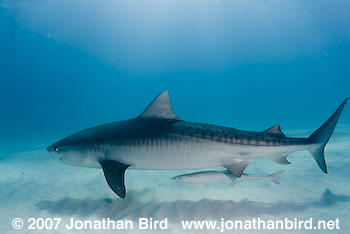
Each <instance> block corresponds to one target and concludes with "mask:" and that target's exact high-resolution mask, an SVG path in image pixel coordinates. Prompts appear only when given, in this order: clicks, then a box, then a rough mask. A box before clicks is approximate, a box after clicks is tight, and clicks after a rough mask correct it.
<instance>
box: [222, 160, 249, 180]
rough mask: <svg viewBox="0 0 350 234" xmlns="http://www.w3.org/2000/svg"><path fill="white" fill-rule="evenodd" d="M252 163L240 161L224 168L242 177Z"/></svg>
mask: <svg viewBox="0 0 350 234" xmlns="http://www.w3.org/2000/svg"><path fill="white" fill-rule="evenodd" d="M250 163H251V161H250V160H247V161H239V162H236V163H233V164H230V165H225V166H224V167H225V168H226V169H227V170H229V171H230V172H231V173H232V174H234V175H235V176H237V177H241V176H242V174H243V172H244V170H245V169H246V167H247V166H248V165H249V164H250Z"/></svg>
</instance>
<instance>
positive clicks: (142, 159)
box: [108, 141, 294, 170]
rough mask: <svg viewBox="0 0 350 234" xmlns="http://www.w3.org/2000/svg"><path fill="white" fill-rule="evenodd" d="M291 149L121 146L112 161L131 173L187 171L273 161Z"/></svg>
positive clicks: (217, 145) (210, 144) (114, 149)
mask: <svg viewBox="0 0 350 234" xmlns="http://www.w3.org/2000/svg"><path fill="white" fill-rule="evenodd" d="M292 151H294V149H292V148H291V147H290V146H289V147H285V146H277V147H276V146H275V147H268V146H244V145H230V144H225V143H216V142H215V143H213V142H209V141H203V142H195V143H193V142H181V143H180V142H179V143H171V144H159V145H158V146H145V145H144V146H142V145H141V146H122V147H121V146H119V147H112V148H110V154H109V156H108V159H111V160H116V161H118V162H120V163H124V164H127V165H130V168H131V169H160V170H182V169H183V170H185V169H202V168H210V167H219V166H224V165H230V164H233V163H235V162H237V161H240V160H252V159H254V158H258V157H267V158H272V157H273V156H275V155H278V154H282V153H283V154H284V153H286V152H292Z"/></svg>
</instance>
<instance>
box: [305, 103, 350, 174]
mask: <svg viewBox="0 0 350 234" xmlns="http://www.w3.org/2000/svg"><path fill="white" fill-rule="evenodd" d="M348 100H349V98H346V99H345V100H344V101H343V103H342V104H341V105H340V106H339V107H338V109H337V110H336V111H335V112H334V114H333V115H332V116H331V117H330V118H329V119H328V120H327V121H326V122H325V123H324V124H322V126H321V127H320V128H319V129H317V130H316V131H315V132H314V133H312V135H311V136H310V137H309V138H308V139H309V141H310V142H314V143H319V144H318V145H317V144H316V145H317V147H313V148H310V149H309V151H310V152H311V154H312V156H313V157H314V159H315V161H316V162H317V164H318V166H319V167H320V168H321V170H322V171H323V172H324V173H327V166H326V161H325V159H324V148H325V146H326V144H327V142H328V140H329V138H330V137H331V135H332V133H333V130H334V128H335V126H336V125H337V122H338V119H339V117H340V115H341V113H342V111H343V109H344V106H345V104H346V102H347V101H348Z"/></svg>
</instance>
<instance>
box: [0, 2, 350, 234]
mask: <svg viewBox="0 0 350 234" xmlns="http://www.w3.org/2000/svg"><path fill="white" fill-rule="evenodd" d="M349 12H350V2H349V1H346V0H340V1H326V0H321V1H316V0H311V1H303V0H287V1H279V0H264V1H261V0H252V1H238V0H232V1H228V0H190V1H188V0H176V1H175V0H149V1H139V0H115V1H113V0H102V1H96V0H87V1H85V0H84V1H83V0H75V1H68V0H51V1H46V0H13V1H9V0H0V108H1V109H0V110H1V111H0V155H1V156H0V157H6V155H8V154H10V155H15V156H14V158H16V157H20V155H22V154H17V153H24V154H25V155H27V156H28V155H29V156H28V157H26V158H27V159H28V158H31V157H32V156H33V155H32V154H30V153H28V152H30V151H34V152H37V151H38V150H39V152H40V153H39V155H40V157H38V158H36V157H35V155H36V153H34V156H33V160H39V159H42V158H44V161H45V160H49V156H48V155H46V152H45V151H43V150H44V149H45V148H46V147H47V146H48V145H49V144H51V143H53V142H55V141H57V140H59V139H61V138H63V137H65V136H67V135H69V134H72V133H74V132H76V131H79V130H81V129H84V128H87V127H91V126H94V125H98V124H103V123H107V122H112V121H116V120H122V119H128V118H132V117H135V116H137V115H138V114H139V113H141V112H142V111H143V109H144V108H145V107H146V106H147V105H148V104H149V102H150V101H151V100H152V99H153V98H154V97H155V96H156V95H157V94H159V93H160V92H161V91H163V90H165V89H167V90H169V94H170V98H171V102H172V105H173V109H174V112H175V113H176V115H177V116H179V117H180V118H181V119H184V120H188V121H195V122H203V123H211V124H217V125H224V126H229V127H235V128H238V129H243V130H256V131H259V130H264V129H266V128H268V127H271V126H272V125H274V124H281V127H282V130H283V131H285V132H286V133H287V135H288V136H295V134H297V135H298V136H304V137H306V136H308V135H309V134H310V133H311V132H312V131H313V130H315V129H317V128H318V127H319V126H320V125H321V124H322V123H323V122H324V121H325V120H326V119H327V118H328V117H329V116H330V115H331V114H332V113H333V111H334V110H335V109H336V108H337V107H338V105H339V104H340V103H341V102H342V101H343V99H344V98H346V97H349V96H350V91H349V90H350V62H349V61H350V14H349ZM349 124H350V107H349V106H346V107H345V109H344V112H343V114H342V116H341V118H340V120H339V126H338V127H337V128H336V130H335V133H334V138H332V139H333V142H332V141H330V144H329V145H331V144H332V143H334V144H335V146H334V147H333V148H331V146H329V147H330V150H331V151H330V152H333V153H334V154H335V155H338V158H337V157H335V158H336V159H342V160H345V161H344V162H343V163H337V162H338V161H336V160H334V158H333V159H331V162H332V161H333V164H332V163H328V164H329V166H330V168H331V169H332V170H333V172H337V173H338V174H336V175H333V177H331V178H333V181H337V178H338V179H340V178H341V179H342V180H343V182H344V186H345V184H346V183H347V182H349V179H348V176H349V173H348V172H347V167H348V166H346V165H349V159H348V158H346V156H347V157H348V156H349V151H348V150H349V148H348V147H347V146H346V145H347V144H348V139H349V138H348V137H349V129H350V128H349ZM299 130H300V131H299ZM288 133H289V134H288ZM293 134H294V135H293ZM339 142H341V143H339ZM336 143H337V144H336ZM337 147H338V148H337ZM332 149H333V151H332ZM344 155H345V156H344ZM342 156H344V157H342ZM298 157H299V158H298ZM305 157H306V156H305ZM307 158H308V160H310V161H308V162H310V164H307V166H305V165H304V164H303V165H304V166H305V168H306V169H305V170H306V171H308V170H309V169H308V168H309V167H310V168H312V173H314V174H312V173H311V172H305V173H306V174H305V178H304V177H302V176H301V175H300V174H295V173H296V172H295V173H294V174H291V176H293V177H295V176H296V177H297V178H299V177H300V178H299V179H300V181H304V180H306V181H307V178H309V177H316V178H318V177H320V176H322V180H324V181H328V180H329V179H328V178H326V177H323V176H325V175H323V174H321V173H320V172H319V169H318V168H317V165H316V164H312V163H314V162H312V158H311V157H310V156H309V155H308V156H307ZM297 159H298V160H295V162H296V163H297V162H299V163H301V161H303V160H304V158H303V157H301V156H297ZM6 160H7V159H6ZM6 160H5V159H3V161H6ZM45 162H46V161H45ZM45 162H44V163H43V165H46V164H45ZM13 163H14V162H13ZM32 163H33V162H32ZM50 163H52V168H55V167H54V166H53V165H56V163H57V164H58V162H56V161H54V162H53V161H50ZM269 163H270V164H271V165H275V164H273V162H269ZM267 164H268V163H267ZM270 164H268V165H270ZM13 165H14V164H13ZM25 165H27V164H26V163H25V162H24V163H19V167H20V166H23V167H25ZM30 165H31V164H30ZM33 165H35V164H33ZM50 165H51V164H50ZM3 166H4V164H3ZM60 167H62V168H66V167H67V166H65V165H64V166H62V165H60ZM13 168H18V167H17V166H14V167H13ZM33 168H35V166H33ZM267 168H268V167H267ZM272 168H274V166H272ZM276 169H278V168H276ZM299 169H300V168H299ZM18 170H19V169H18ZM33 170H34V169H33ZM53 170H55V169H53ZM65 170H70V169H65ZM251 170H252V172H253V171H254V170H253V169H251ZM257 170H258V171H259V169H257ZM268 170H269V169H267V171H268ZM332 170H331V171H332ZM291 171H292V170H291ZM84 172H85V171H84ZM298 172H299V171H298ZM8 173H11V170H9V172H8ZM28 173H29V172H28ZM86 173H88V172H86ZM94 173H96V172H94ZM300 173H304V172H303V171H301V170H300ZM43 174H45V173H43ZM43 174H40V176H42V175H43ZM310 174H311V175H312V176H310ZM99 176H100V175H99ZM170 176H173V174H171V175H170V174H169V177H170ZM298 176H299V177H298ZM21 178H22V176H21V177H20V178H18V179H19V180H21ZM3 180H4V181H5V180H7V179H4V178H3ZM344 180H345V181H344ZM28 181H29V182H28V183H32V180H31V179H28ZM99 182H100V183H104V182H103V178H101V181H99ZM289 182H291V183H289V184H288V183H287V182H286V184H287V185H286V187H285V191H290V190H291V189H292V188H293V187H295V184H293V181H292V180H289ZM313 182H314V183H319V181H313ZM37 183H38V184H40V183H41V182H37ZM45 183H46V182H45ZM45 183H44V184H45ZM47 183H48V182H47ZM86 183H87V184H88V182H86ZM133 183H137V182H133ZM140 183H141V182H140ZM162 183H163V181H162ZM342 185H343V184H342ZM61 186H62V185H61ZM74 186H75V185H74ZM103 186H104V184H103ZM103 186H102V187H103ZM305 186H306V185H305ZM320 186H321V185H320ZM334 186H335V185H334V184H333V185H332V184H327V185H324V186H323V185H322V186H321V187H319V188H318V190H317V191H319V193H318V195H317V196H316V197H314V199H311V198H310V199H311V200H310V201H309V200H307V199H306V200H305V199H304V200H303V198H305V197H307V198H309V197H310V196H311V194H312V191H311V190H308V191H307V192H305V194H303V196H304V197H303V198H300V197H297V198H296V199H295V200H293V199H292V198H291V200H292V201H293V202H292V203H288V202H290V200H289V198H288V199H287V198H286V201H288V202H287V205H286V203H285V202H286V201H285V202H282V204H285V206H288V204H294V205H295V203H294V202H295V201H299V202H300V204H302V205H303V204H304V205H305V204H306V203H305V202H307V201H309V202H310V204H311V206H312V205H314V204H321V203H322V202H323V201H322V200H320V201H318V200H319V199H321V198H322V191H325V195H324V196H326V197H327V196H328V197H331V198H332V199H335V198H339V197H340V198H342V196H343V197H346V199H345V201H348V200H349V198H348V196H349V194H350V191H346V190H345V189H343V190H342V189H339V186H338V187H337V189H338V190H336V192H338V193H336V192H335V194H334V193H332V192H330V191H333V192H334V189H335V187H334ZM131 187H132V186H131ZM136 187H137V186H136V185H135V188H136ZM150 187H152V184H151V183H150V184H149V186H148V188H150ZM170 187H171V186H170ZM248 187H249V186H248ZM301 187H303V186H301V185H300V188H301ZM25 188H27V189H29V190H30V188H28V187H25ZM98 188H100V187H98ZM186 188H188V187H185V188H184V191H185V192H183V193H181V194H182V195H183V196H184V197H186V196H187V195H188V194H190V192H188V191H187V190H186ZM220 188H221V189H223V188H222V187H219V190H217V188H216V187H215V188H214V189H213V188H212V190H213V191H221V190H220ZM259 188H260V190H259V191H258V192H259V193H265V192H268V191H265V190H263V189H262V188H261V187H259ZM166 189H167V188H166ZM249 189H252V188H248V191H253V190H249ZM327 189H328V190H327ZM329 189H330V190H329ZM169 190H170V189H169ZM241 190H242V191H244V187H243V189H241ZM26 191H27V190H26ZM30 191H31V190H30ZM35 191H36V190H35ZM45 191H46V190H45ZM135 191H137V190H135ZM135 191H133V190H132V192H131V193H132V194H135V193H136V192H135ZM186 191H187V192H186ZM301 191H303V190H302V189H300V190H297V192H299V195H300V194H301V193H302V192H301ZM46 192H48V194H50V193H52V192H53V191H52V190H48V191H46ZM84 192H87V193H88V192H89V191H84ZM162 192H164V191H163V190H160V192H158V193H156V194H157V196H155V197H157V198H159V197H162V196H160V194H162ZM197 192H198V191H197ZM202 192H203V191H200V193H201V194H202ZM275 192H276V193H277V194H278V193H279V192H278V189H276V191H275ZM9 193H10V192H9ZM285 193H286V194H287V192H285ZM249 194H250V195H251V194H254V192H251V193H249ZM329 194H331V195H329ZM99 195H100V196H102V197H103V196H104V195H103V194H102V195H101V194H99ZM216 195H217V194H216ZM250 195H249V196H250ZM294 195H296V194H294ZM4 196H5V195H4ZM9 196H10V195H9ZM244 196H248V195H247V194H244V195H242V197H243V198H244ZM286 196H287V195H286ZM37 197H39V198H40V199H42V198H43V197H42V196H41V195H40V196H39V195H38V196H37ZM37 197H36V199H37ZM242 197H239V199H241V198H242ZM276 197H278V196H272V198H271V199H270V200H269V201H273V200H274V199H276ZM334 197H335V198H334ZM44 198H45V199H47V197H45V196H44ZM153 198H154V197H152V196H151V198H150V199H151V200H152V199H153ZM201 198H203V199H205V198H206V197H205V196H204V197H201ZM215 198H216V199H218V198H219V197H218V196H215ZM236 198H237V197H236ZM250 198H251V199H252V200H254V199H255V200H256V199H257V197H256V196H253V195H252V196H251V197H250ZM6 199H7V201H9V200H11V199H10V198H8V197H6V196H5V200H6ZM40 199H37V200H36V201H37V202H40ZM57 199H58V200H59V199H64V196H63V197H57ZM193 199H194V200H195V199H200V198H193ZM225 199H229V197H227V196H225ZM239 199H238V198H237V199H236V201H239ZM282 199H283V195H282ZM266 200H268V199H266ZM338 200H339V199H338ZM338 200H337V201H338ZM64 201H65V200H63V203H64ZM152 201H153V200H152ZM340 201H341V202H343V201H344V199H343V200H342V199H340ZM153 202H154V201H153ZM261 202H262V201H261ZM265 202H267V201H265ZM318 202H319V203H318ZM328 202H329V201H328ZM72 203H74V201H73V202H72ZM59 204H61V203H59ZM93 204H96V203H93ZM152 204H153V203H152ZM259 204H260V203H259ZM267 204H270V203H267ZM298 204H299V203H298ZM327 204H328V203H327ZM346 204H347V205H348V203H346ZM71 205H72V204H71ZM76 205H78V206H79V205H82V206H85V203H84V202H81V203H79V202H78V204H76ZM98 205H99V203H98V202H97V206H98ZM243 205H244V204H243ZM73 206H74V204H73ZM53 207H54V206H53ZM239 207H241V206H239ZM338 208H339V207H338ZM49 209H54V208H52V207H51V206H50V207H49ZM106 210H108V208H106ZM340 210H341V208H339V209H338V210H335V211H334V212H335V213H336V214H339V215H341V214H343V213H342V212H341V211H340ZM101 212H102V213H103V211H101ZM324 212H326V211H324ZM63 213H64V212H63ZM316 213H317V212H316ZM56 214H57V213H56ZM58 214H60V213H58ZM269 214H270V213H269ZM313 214H314V213H313ZM343 217H344V219H345V217H346V216H345V215H344V214H343ZM344 233H345V232H344Z"/></svg>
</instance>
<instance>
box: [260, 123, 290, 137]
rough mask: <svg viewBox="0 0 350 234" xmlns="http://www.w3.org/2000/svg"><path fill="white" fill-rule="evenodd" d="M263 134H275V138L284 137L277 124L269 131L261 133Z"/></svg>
mask: <svg viewBox="0 0 350 234" xmlns="http://www.w3.org/2000/svg"><path fill="white" fill-rule="evenodd" d="M263 132H264V133H270V134H275V135H276V136H279V137H286V136H285V135H284V134H283V132H282V131H281V126H280V125H279V124H276V125H274V126H272V127H271V128H269V129H266V130H265V131H263Z"/></svg>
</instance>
